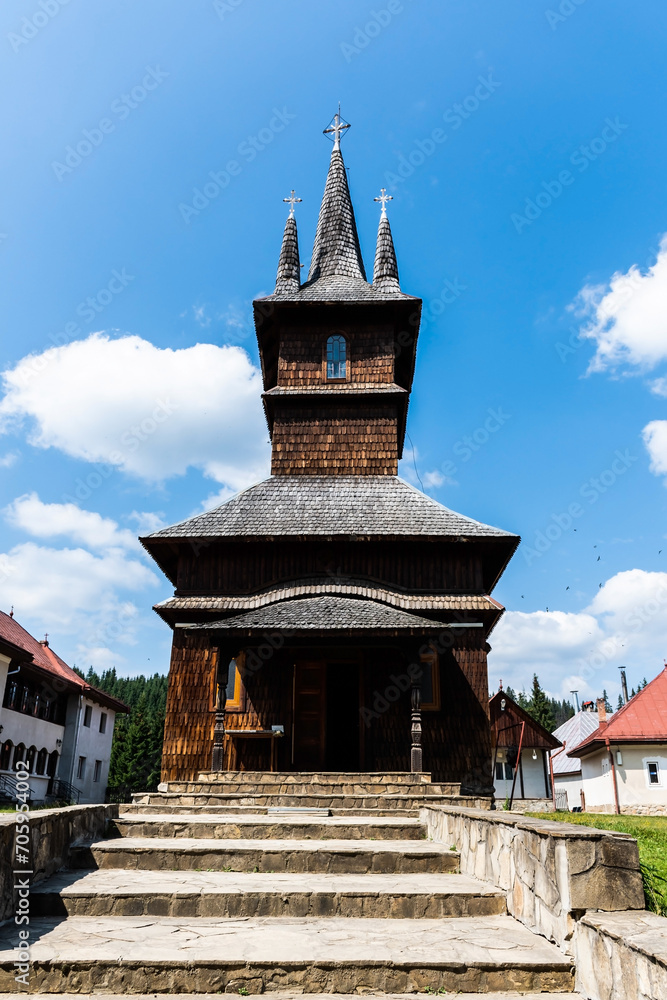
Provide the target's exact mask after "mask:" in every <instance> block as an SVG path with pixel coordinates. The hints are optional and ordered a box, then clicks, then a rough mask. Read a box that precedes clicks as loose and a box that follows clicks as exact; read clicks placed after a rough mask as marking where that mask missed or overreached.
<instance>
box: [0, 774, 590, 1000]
mask: <svg viewBox="0 0 667 1000" xmlns="http://www.w3.org/2000/svg"><path fill="white" fill-rule="evenodd" d="M382 778H383V779H384V778H386V779H387V780H380V776H375V775H372V776H367V775H348V776H327V775H319V776H313V779H314V780H312V781H311V780H310V776H309V778H308V780H306V778H305V776H299V775H289V776H285V775H262V776H259V777H258V780H257V782H256V785H255V788H256V793H255V792H253V794H252V795H249V794H248V790H249V786H250V781H249V780H248V781H247V783H246V781H241V782H239V781H238V775H237V776H234V775H226V776H224V778H223V779H222V780H220V781H215V782H212V781H210V780H209V781H206V780H202V781H200V782H197V783H195V784H196V786H197V787H196V788H195V789H193V788H192V787H191V786H188V787H187V788H181V787H180V786H179V787H174V786H173V785H171V786H169V788H168V789H167V790H166V791H164V792H160V793H155V794H151V795H142V796H136V797H135V802H134V803H132V804H131V805H128V806H125V807H121V812H120V816H119V818H118V819H117V820H115V821H114V822H113V824H112V828H111V829H110V830H109V836H108V838H107V839H104V840H99V841H96V842H94V843H92V844H90V845H83V846H80V847H79V848H77V849H76V850H75V851H74V852H73V854H71V856H70V868H69V869H68V870H66V871H61V872H58V873H57V874H56V875H54V876H52V877H51V878H50V879H47V880H45V881H43V882H41V883H37V884H36V885H35V886H34V887H33V890H32V893H31V935H32V942H33V943H32V954H31V958H32V963H33V966H32V974H31V991H32V992H36V993H43V994H54V993H61V994H78V995H81V994H104V993H106V994H115V995H120V994H134V995H139V996H143V995H148V994H151V995H154V994H163V995H169V994H197V995H199V1000H201V995H202V994H219V993H235V994H237V995H243V996H245V995H254V994H260V993H264V992H273V993H276V994H277V995H282V996H284V997H287V996H294V995H296V994H301V993H315V994H319V995H320V1000H323V997H324V995H328V994H350V993H356V994H360V993H365V994H385V995H387V994H388V995H394V994H396V995H398V994H413V995H414V994H415V993H444V992H448V991H453V992H456V993H459V994H460V995H462V996H465V995H466V994H475V995H479V994H480V993H481V994H485V995H486V996H487V997H488V998H491V997H495V998H508V997H510V996H516V995H517V994H518V995H520V996H522V997H524V1000H528V998H529V997H534V998H536V997H537V995H538V994H539V995H541V996H544V994H545V993H546V994H550V995H551V996H553V997H561V998H562V997H564V996H568V997H570V998H572V996H573V994H572V990H573V988H574V972H573V968H572V964H571V959H570V958H568V957H567V956H566V955H564V954H563V953H562V952H561V951H560V950H559V949H558V948H556V947H555V946H554V945H552V944H550V943H549V942H548V941H547V940H546V939H545V938H542V937H539V936H538V935H536V934H533V933H532V932H531V931H529V930H528V929H527V928H526V927H524V926H523V925H522V924H521V923H519V922H518V921H515V920H514V919H513V918H512V917H510V916H508V915H507V911H506V899H505V895H504V894H503V893H502V892H501V891H499V890H497V889H496V888H494V887H493V886H490V885H487V884H485V883H484V882H481V881H479V880H478V879H476V878H472V877H469V876H464V875H461V874H460V873H459V872H458V866H459V854H458V851H457V850H456V845H454V844H442V843H435V842H431V841H428V840H427V839H426V836H425V830H424V828H423V826H422V825H421V823H420V821H419V818H418V817H417V816H416V815H412V813H414V812H415V810H416V808H417V806H416V805H415V803H416V802H417V801H418V800H419V793H420V790H421V789H420V788H419V787H417V786H421V785H429V782H428V781H421V780H415V779H414V777H413V776H399V775H394V776H382ZM315 779H316V780H315ZM338 779H340V780H338ZM404 779H405V780H404ZM408 779H409V780H408ZM199 785H207V786H208V789H207V790H206V791H204V792H202V791H200V790H199ZM222 786H224V787H225V788H227V787H228V786H229V787H231V788H234V789H236V791H233V792H230V793H227V792H220V791H219V788H220V787H222ZM240 786H243V791H241V792H239V791H238V788H239V787H240ZM288 786H289V791H288V792H282V791H279V790H278V789H282V788H285V787H288ZM313 786H315V787H317V788H318V791H317V792H312V788H313ZM380 786H381V790H378V789H379V788H380ZM269 788H270V791H268V790H267V789H269ZM301 788H305V789H306V790H305V791H296V789H301ZM320 788H323V789H324V791H320V790H319V789H320ZM396 788H399V789H400V790H399V791H396V790H395V789H396ZM228 794H231V795H243V796H244V797H249V798H259V799H261V800H262V802H261V803H260V804H259V806H258V807H254V808H253V807H251V804H246V805H245V806H244V811H240V810H239V808H238V807H236V806H235V805H234V804H233V802H230V801H229V799H228V797H227V796H228ZM199 795H205V796H207V797H208V798H211V797H213V798H216V797H217V796H220V797H221V798H222V801H221V802H220V803H216V802H210V801H209V802H206V803H205V804H204V806H202V807H200V806H199V805H198V804H197V805H195V803H193V802H190V801H185V800H186V799H190V798H192V797H196V796H199ZM425 796H426V797H427V798H428V800H429V802H431V801H434V800H435V801H437V799H438V798H439V797H440V796H447V797H450V793H449V791H442V790H441V789H439V788H438V786H430V788H429V789H428V791H426V792H425ZM312 797H315V798H317V799H318V801H320V800H322V799H325V798H328V799H329V800H330V803H331V801H334V802H335V805H336V806H338V803H339V801H340V808H339V809H337V808H336V807H335V806H332V805H331V804H330V805H329V806H323V805H321V804H320V805H318V806H317V807H309V806H308V805H304V804H303V803H304V799H305V800H309V799H310V798H312ZM392 797H398V799H396V798H392ZM359 798H361V799H363V800H364V801H368V800H369V799H371V798H378V799H381V800H382V803H383V809H382V810H378V809H372V808H371V807H370V806H366V807H363V809H364V811H362V812H356V813H355V811H354V806H353V805H352V804H351V803H352V802H356V801H357V800H358V799H359ZM264 800H266V801H264ZM390 800H391V801H392V802H393V804H392V805H390V804H389V801H390ZM195 801H196V802H198V800H197V799H196V800H195ZM269 801H270V805H269V804H267V803H268V802H269ZM294 801H297V802H298V803H299V804H298V805H297V806H293V805H292V804H291V803H292V802H294ZM0 940H1V943H0V989H2V990H4V991H5V992H6V993H7V994H9V993H13V992H19V987H18V986H17V985H16V984H15V983H14V981H13V976H14V971H13V968H12V965H11V963H12V961H13V955H12V953H11V951H8V950H7V949H8V948H9V947H10V944H9V942H10V941H12V943H13V933H12V932H11V931H10V932H9V933H6V934H5V936H4V938H1V939H0Z"/></svg>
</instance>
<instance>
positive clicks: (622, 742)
mask: <svg viewBox="0 0 667 1000" xmlns="http://www.w3.org/2000/svg"><path fill="white" fill-rule="evenodd" d="M598 712H599V715H600V719H599V725H598V727H597V729H596V730H595V731H594V732H593V733H591V735H590V736H588V737H587V738H586V739H585V740H584V741H583V742H582V743H580V744H579V745H578V746H574V747H573V748H572V751H571V752H572V754H573V755H574V756H576V757H578V758H579V759H580V760H581V773H582V785H583V790H584V796H585V799H586V810H587V811H588V812H609V813H613V812H617V813H618V812H621V813H634V814H637V815H646V816H654V815H657V816H664V815H667V667H665V669H664V670H663V671H662V672H661V673H660V674H658V676H657V677H656V678H654V680H652V681H651V682H650V684H647V686H646V687H645V688H643V689H642V690H641V691H639V693H638V694H636V695H635V696H634V698H631V699H630V701H629V702H628V703H627V704H626V705H623V707H622V708H620V709H619V710H618V711H617V712H615V713H614V715H612V716H611V718H610V719H609V720H607V717H606V713H605V711H604V702H602V699H599V700H598Z"/></svg>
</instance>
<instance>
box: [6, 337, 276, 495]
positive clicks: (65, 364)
mask: <svg viewBox="0 0 667 1000" xmlns="http://www.w3.org/2000/svg"><path fill="white" fill-rule="evenodd" d="M3 377H4V385H5V397H4V399H3V400H2V402H0V430H4V431H9V430H12V429H15V428H16V427H17V426H20V425H22V424H24V423H27V424H28V427H29V436H28V440H29V442H30V444H32V445H34V446H35V447H38V448H58V449H59V450H60V451H62V452H64V453H65V454H67V455H70V456H71V457H73V458H77V459H83V460H85V461H88V462H96V463H107V464H109V465H111V466H113V467H117V468H119V469H121V470H122V471H124V472H126V473H129V474H131V475H134V476H137V477H140V478H142V479H145V480H148V481H153V482H159V481H162V480H164V479H166V478H168V477H169V476H175V475H182V474H183V473H185V472H186V470H187V469H188V468H189V467H196V468H199V469H201V470H202V471H203V472H204V474H205V475H207V476H209V477H210V478H212V479H215V480H216V481H217V482H219V483H224V484H225V485H227V486H229V487H231V488H232V489H234V490H237V489H242V488H243V487H244V486H246V485H248V484H249V483H253V482H256V481H257V480H258V479H261V478H263V476H264V475H266V472H267V464H268V449H267V445H266V439H267V432H266V427H265V424H264V417H263V414H262V409H261V403H260V393H261V376H260V373H259V371H258V369H257V368H255V367H254V365H253V364H252V362H251V361H250V358H249V357H248V355H247V354H246V352H245V351H243V350H242V349H241V348H240V347H237V346H231V345H227V346H223V347H216V346H215V345H213V344H197V345H196V346H194V347H189V348H183V349H180V350H171V349H161V348H158V347H154V346H153V345H152V344H150V343H149V342H148V341H146V340H142V339H141V338H140V337H136V336H127V337H121V338H118V339H111V338H110V337H108V336H106V335H105V334H102V333H95V334H92V335H91V336H90V337H88V338H86V339H85V340H80V341H75V342H73V343H69V344H66V345H64V346H63V347H53V348H50V349H49V350H47V351H45V352H44V353H43V354H40V355H29V356H27V357H25V358H23V359H22V360H21V361H20V362H19V363H18V364H17V365H16V367H15V368H13V369H11V370H10V371H6V372H5V373H4V376H3Z"/></svg>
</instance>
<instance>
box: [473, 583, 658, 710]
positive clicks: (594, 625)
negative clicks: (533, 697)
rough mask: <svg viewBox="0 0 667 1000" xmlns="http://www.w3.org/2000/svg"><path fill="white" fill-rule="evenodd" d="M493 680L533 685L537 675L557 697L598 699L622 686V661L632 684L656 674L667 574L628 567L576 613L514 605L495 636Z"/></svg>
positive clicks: (519, 686)
mask: <svg viewBox="0 0 667 1000" xmlns="http://www.w3.org/2000/svg"><path fill="white" fill-rule="evenodd" d="M491 643H492V646H493V651H492V653H491V654H490V657H489V668H490V682H491V686H492V688H497V686H498V679H499V678H501V677H502V679H503V683H504V684H505V686H507V685H508V684H509V685H511V686H512V687H513V688H515V689H516V690H521V689H522V688H526V689H527V690H528V689H529V688H530V683H531V680H532V676H533V674H534V673H537V675H538V677H539V678H540V680H541V682H542V686H543V687H544V688H545V689H547V690H548V691H549V693H550V694H551V695H553V696H554V697H558V698H570V691H571V690H574V689H576V690H578V691H579V697H580V698H582V697H597V696H599V695H601V693H602V689H603V688H605V687H606V689H607V691H608V693H609V694H610V696H612V698H615V697H616V695H617V693H618V691H619V690H620V685H619V676H618V667H619V666H621V665H623V664H626V665H627V666H628V667H629V669H630V684H631V686H632V685H633V678H634V683H635V684H636V682H638V681H639V680H640V679H641V678H642V677H644V676H646V677H648V678H651V677H654V676H655V675H656V674H657V673H658V672H659V670H660V669H661V668H662V664H663V657H664V656H665V655H666V654H667V573H649V572H646V571H645V570H641V569H632V570H626V571H624V572H622V573H617V574H616V575H615V576H613V577H611V578H610V579H609V580H607V582H606V583H605V585H604V586H603V587H602V588H601V589H600V590H599V591H598V593H597V594H596V595H595V597H594V599H593V600H592V601H591V603H590V604H589V605H588V607H586V608H583V609H582V611H580V612H577V613H571V612H564V611H550V612H546V611H535V612H532V613H530V612H521V611H509V612H507V613H506V614H505V616H504V617H503V618H502V619H501V621H500V623H499V624H498V626H497V628H496V629H495V631H494V633H493V635H492V636H491Z"/></svg>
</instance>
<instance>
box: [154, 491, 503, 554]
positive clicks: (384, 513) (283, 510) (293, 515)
mask: <svg viewBox="0 0 667 1000" xmlns="http://www.w3.org/2000/svg"><path fill="white" fill-rule="evenodd" d="M276 536H283V537H285V536H289V537H303V536H318V537H321V536H326V537H331V536H344V537H350V536H356V537H369V536H372V537H382V536H391V537H396V536H399V537H400V536H403V537H406V538H414V537H440V538H442V537H448V538H452V539H462V538H471V539H489V540H493V539H499V540H506V541H508V542H514V543H516V542H518V536H517V535H513V534H512V533H511V532H509V531H503V530H502V529H500V528H493V527H491V526H490V525H488V524H482V523H481V522H480V521H474V520H473V519H472V518H469V517H465V516H464V515H463V514H457V513H456V512H455V511H453V510H449V508H448V507H443V506H442V504H439V503H438V502H437V501H436V500H433V499H432V498H431V497H428V496H426V495H425V494H424V493H420V491H419V490H417V489H415V488H414V487H413V486H410V485H409V484H408V483H406V482H404V481H403V480H402V479H399V478H398V476H272V477H271V478H270V479H265V480H264V481H263V482H261V483H257V485H256V486H251V487H250V488H249V489H247V490H244V491H243V492H242V493H238V494H237V495H236V496H234V497H232V498H231V499H230V500H227V501H226V502H225V503H223V504H221V505H220V506H219V507H216V508H215V509H214V510H211V511H208V512H207V513H205V514H198V515H196V516H195V517H191V518H189V519H188V520H187V521H181V522H180V523H179V524H174V525H171V526H170V527H168V528H161V529H160V530H159V531H155V532H153V533H152V534H150V535H147V536H145V537H144V538H142V539H141V541H142V543H143V544H144V545H145V546H146V547H147V548H148V549H149V550H150V549H151V548H152V546H153V544H154V543H155V542H159V541H161V540H165V541H167V540H185V541H187V540H190V539H196V538H200V539H203V538H209V539H213V538H223V537H226V538H230V537H253V538H273V537H276Z"/></svg>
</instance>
